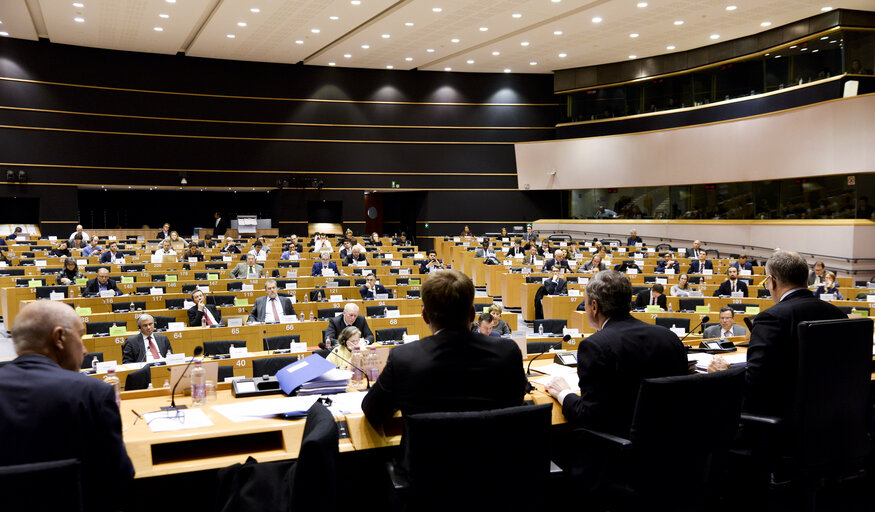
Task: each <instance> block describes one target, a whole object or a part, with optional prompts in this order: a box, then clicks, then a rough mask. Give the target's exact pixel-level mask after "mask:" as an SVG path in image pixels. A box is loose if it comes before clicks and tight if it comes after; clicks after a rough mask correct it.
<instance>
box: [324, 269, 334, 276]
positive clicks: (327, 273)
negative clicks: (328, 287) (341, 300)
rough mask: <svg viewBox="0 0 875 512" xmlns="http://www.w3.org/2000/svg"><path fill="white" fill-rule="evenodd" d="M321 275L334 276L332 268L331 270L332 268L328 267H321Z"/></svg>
mask: <svg viewBox="0 0 875 512" xmlns="http://www.w3.org/2000/svg"><path fill="white" fill-rule="evenodd" d="M322 275H323V276H324V277H333V276H334V270H332V269H330V268H323V269H322Z"/></svg>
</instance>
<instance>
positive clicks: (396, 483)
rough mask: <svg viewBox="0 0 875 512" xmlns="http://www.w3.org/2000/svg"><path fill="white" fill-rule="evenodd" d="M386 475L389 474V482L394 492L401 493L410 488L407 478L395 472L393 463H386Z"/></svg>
mask: <svg viewBox="0 0 875 512" xmlns="http://www.w3.org/2000/svg"><path fill="white" fill-rule="evenodd" d="M386 473H388V474H389V481H390V482H391V483H392V488H393V489H395V490H396V491H403V490H406V489H409V488H410V482H409V481H408V480H407V478H406V477H404V476H402V475H400V474H399V473H398V472H397V471H395V463H394V462H393V461H389V462H387V463H386Z"/></svg>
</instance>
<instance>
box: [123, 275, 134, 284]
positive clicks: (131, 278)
mask: <svg viewBox="0 0 875 512" xmlns="http://www.w3.org/2000/svg"><path fill="white" fill-rule="evenodd" d="M133 282H134V276H122V283H133Z"/></svg>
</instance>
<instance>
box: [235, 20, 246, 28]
mask: <svg viewBox="0 0 875 512" xmlns="http://www.w3.org/2000/svg"><path fill="white" fill-rule="evenodd" d="M237 26H238V27H245V26H246V22H245V21H238V22H237Z"/></svg>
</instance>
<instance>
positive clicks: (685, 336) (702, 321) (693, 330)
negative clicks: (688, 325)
mask: <svg viewBox="0 0 875 512" xmlns="http://www.w3.org/2000/svg"><path fill="white" fill-rule="evenodd" d="M709 320H711V317H710V316H708V315H705V316H703V317H702V320H701V321H700V322H699V323H698V324H697V325H696V327H693V328H692V329H690V332H688V333H687V334H685V335H684V337H683V338H681V343H683V342H684V340H685V339H687V336H689V335H690V334H693V333H694V332H696V329H697V328H698V327H699V326H700V325H702V324H704V323H705V322H707V321H709Z"/></svg>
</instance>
